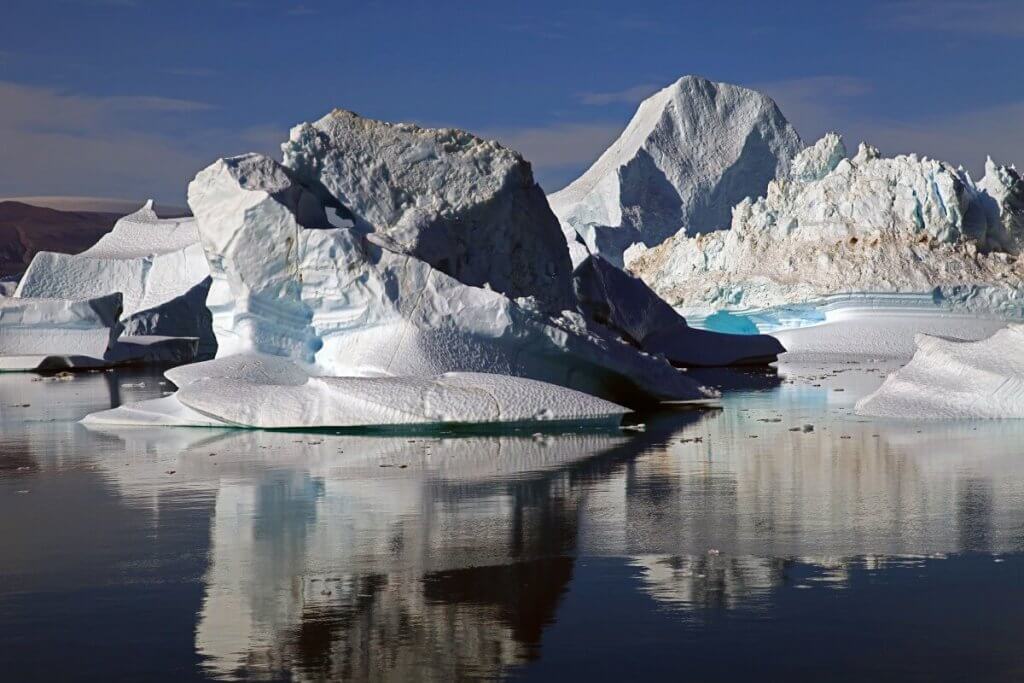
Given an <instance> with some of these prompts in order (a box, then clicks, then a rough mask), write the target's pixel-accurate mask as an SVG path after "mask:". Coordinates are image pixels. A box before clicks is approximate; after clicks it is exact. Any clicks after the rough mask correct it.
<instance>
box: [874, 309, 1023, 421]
mask: <svg viewBox="0 0 1024 683" xmlns="http://www.w3.org/2000/svg"><path fill="white" fill-rule="evenodd" d="M917 347H918V348H917V353H915V354H914V357H913V358H912V359H911V361H910V362H909V363H907V365H905V366H904V367H903V368H901V369H899V370H897V371H896V372H894V373H892V374H891V375H889V376H888V377H887V378H886V380H885V382H884V383H883V384H882V386H881V387H879V388H878V390H877V391H875V392H874V393H872V394H870V395H869V396H865V397H864V398H862V399H861V400H860V401H858V403H857V408H856V410H857V413H858V414H860V415H871V416H877V417H900V418H917V419H956V418H1024V325H1020V324H1015V325H1009V326H1007V327H1005V328H1004V329H1002V330H1000V331H998V332H996V333H995V334H994V335H992V336H991V337H989V338H988V339H984V340H982V341H976V342H965V341H960V340H955V339H943V338H941V337H932V336H928V335H923V334H922V335H919V336H918V338H917Z"/></svg>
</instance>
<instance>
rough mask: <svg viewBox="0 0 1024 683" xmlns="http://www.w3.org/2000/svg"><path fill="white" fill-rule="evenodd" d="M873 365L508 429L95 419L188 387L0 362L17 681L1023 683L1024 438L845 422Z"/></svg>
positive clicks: (1, 575)
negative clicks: (571, 428) (674, 404)
mask: <svg viewBox="0 0 1024 683" xmlns="http://www.w3.org/2000/svg"><path fill="white" fill-rule="evenodd" d="M886 370H887V368H886V367H885V366H884V365H882V364H879V363H877V362H871V361H861V362H858V363H840V364H833V365H826V364H821V363H819V364H815V363H805V364H801V365H790V366H783V367H782V368H781V369H780V371H779V374H778V376H775V375H774V374H760V375H752V374H742V375H741V374H729V373H708V374H707V375H706V376H705V377H703V379H704V380H705V381H709V382H715V383H719V384H721V385H722V386H725V387H726V388H727V389H728V391H727V393H726V395H725V398H724V399H723V401H722V405H721V409H702V410H692V409H691V410H685V411H674V412H672V411H669V412H663V413H659V414H654V415H644V416H639V417H638V418H637V419H638V420H640V421H642V422H644V423H645V425H646V431H643V432H635V431H631V432H620V431H618V430H614V431H604V432H594V431H590V432H584V433H573V432H553V433H539V434H531V433H504V434H500V435H491V436H488V435H483V434H443V433H432V434H422V433H421V434H405V435H400V436H393V435H384V434H361V435H360V434H351V433H350V434H336V433H329V432H305V433H300V432H260V431H231V430H203V429H170V428H165V429H157V428H134V429H129V428H123V429H109V428H108V429H104V430H98V429H87V428H85V427H83V426H81V425H79V424H77V420H78V419H79V418H81V417H82V416H84V415H85V414H86V413H88V412H91V411H93V410H97V409H101V408H105V407H109V406H111V405H116V404H118V403H120V402H122V401H128V400H138V399H142V398H150V397H154V396H158V395H160V394H161V393H162V392H164V391H169V390H170V389H171V388H172V387H170V386H168V385H162V384H161V383H162V382H163V380H162V379H161V378H160V376H159V374H158V373H157V372H149V373H138V372H133V373H128V372H123V373H97V374H88V375H80V376H77V377H76V378H75V379H73V380H70V381H59V380H52V379H40V378H39V377H37V376H34V375H27V374H26V375H0V541H2V544H3V545H2V547H3V550H2V552H0V670H2V671H5V672H6V676H9V677H10V680H25V679H28V678H54V679H63V680H68V679H77V678H93V679H110V678H116V677H121V678H129V679H165V680H188V679H197V678H264V679H267V678H270V679H280V678H291V679H323V678H390V679H403V678H410V679H416V680H428V679H439V680H450V679H452V678H463V677H479V678H493V677H499V676H512V677H524V678H551V679H564V678H566V677H569V676H573V677H582V676H589V677H593V678H599V679H607V678H616V677H630V678H637V677H640V676H644V675H656V674H663V675H664V674H670V673H671V674H685V675H687V676H692V677H694V678H696V679H698V680H749V679H750V678H754V677H758V678H766V679H769V680H774V679H777V678H779V677H791V678H795V679H801V678H810V679H822V678H826V679H829V680H863V679H865V678H875V679H886V678H900V679H903V680H907V679H909V680H915V679H921V680H933V679H937V678H938V679H942V678H946V679H965V678H972V679H977V678H978V677H1000V678H1003V679H1006V680H1011V679H1014V678H1016V677H1018V676H1022V675H1024V654H1022V653H1021V649H1020V647H1019V643H1018V640H1019V631H1020V627H1021V626H1024V623H1022V622H1024V617H1022V616H1020V613H1021V607H1022V606H1024V604H1022V597H1024V590H1022V588H1021V586H1024V583H1022V581H1021V579H1022V578H1024V576H1022V570H1024V555H1022V554H1021V551H1022V550H1024V458H1022V457H1021V456H1022V455H1024V453H1022V451H1024V423H1022V422H1020V421H1017V422H1012V421H1006V422H945V423H902V422H880V421H866V420H864V419H862V418H858V417H857V416H855V415H853V413H852V408H853V404H854V402H855V401H856V399H857V398H858V397H859V396H860V395H863V393H864V392H865V391H868V390H870V389H872V388H873V387H874V386H876V385H877V384H878V383H879V382H880V381H881V377H882V375H884V373H885V371H886ZM804 425H810V426H811V427H812V428H813V431H805V429H806V428H805V427H804Z"/></svg>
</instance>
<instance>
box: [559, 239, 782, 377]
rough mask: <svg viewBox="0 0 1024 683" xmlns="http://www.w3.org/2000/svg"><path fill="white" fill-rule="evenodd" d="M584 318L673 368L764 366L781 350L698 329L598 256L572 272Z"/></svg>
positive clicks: (762, 339)
mask: <svg viewBox="0 0 1024 683" xmlns="http://www.w3.org/2000/svg"><path fill="white" fill-rule="evenodd" d="M573 280H574V284H575V289H576V297H577V299H578V300H579V304H580V308H581V310H582V311H583V312H584V314H585V315H586V316H587V317H588V318H589V319H590V320H591V321H593V322H594V323H596V324H598V325H604V326H606V327H608V328H610V329H612V330H614V331H615V332H617V333H618V334H620V335H621V336H622V337H623V338H624V339H626V340H627V341H629V342H630V343H632V344H634V345H635V346H636V347H637V348H640V349H643V350H644V351H646V352H648V353H652V354H658V355H662V356H664V357H665V358H666V359H668V361H669V362H671V363H672V364H673V365H679V366H687V367H717V366H725V365H763V364H766V363H770V362H772V361H774V360H776V358H777V357H778V354H780V353H783V352H784V351H785V349H784V348H783V346H782V344H780V343H779V342H778V341H777V340H776V339H775V338H773V337H769V336H767V335H756V334H754V335H738V334H722V333H718V332H710V331H707V330H698V329H694V328H692V327H690V326H689V325H687V324H686V319H685V318H683V316H681V315H679V314H678V313H676V311H675V310H674V309H673V308H672V307H671V306H669V305H668V304H667V303H665V302H664V301H663V300H662V299H661V298H660V297H658V295H657V294H655V293H654V292H653V291H652V290H651V288H650V287H648V286H647V285H646V284H645V283H644V281H643V280H641V279H639V278H637V277H634V276H632V275H629V274H628V273H626V272H624V271H623V270H621V269H619V268H616V267H615V266H613V265H612V264H610V263H608V261H606V260H604V258H602V257H600V256H588V257H587V258H586V259H585V260H584V261H583V262H582V263H581V264H580V265H579V266H577V267H576V270H575V271H574V272H573Z"/></svg>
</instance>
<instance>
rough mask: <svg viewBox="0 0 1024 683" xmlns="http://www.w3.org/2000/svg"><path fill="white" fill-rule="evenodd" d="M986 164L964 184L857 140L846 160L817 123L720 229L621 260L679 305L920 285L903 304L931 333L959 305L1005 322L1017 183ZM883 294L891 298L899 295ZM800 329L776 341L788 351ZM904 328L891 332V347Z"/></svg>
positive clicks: (1020, 310)
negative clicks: (783, 171) (815, 134)
mask: <svg viewBox="0 0 1024 683" xmlns="http://www.w3.org/2000/svg"><path fill="white" fill-rule="evenodd" d="M987 169H988V170H987V173H986V176H985V178H984V179H983V180H982V181H980V182H978V183H974V182H973V180H972V179H971V177H970V175H969V174H968V173H967V172H965V171H964V170H962V169H958V168H954V167H952V166H951V165H949V164H947V163H944V162H941V161H936V160H932V159H927V158H919V157H917V156H916V155H907V156H897V157H893V158H884V157H882V156H881V155H880V154H879V152H878V150H876V149H875V148H873V147H870V146H868V145H866V144H861V145H860V147H859V149H858V152H857V154H856V155H855V156H854V157H853V158H847V156H846V150H845V147H844V145H843V142H842V140H841V138H840V137H839V136H838V135H836V134H834V133H830V134H828V135H826V136H824V137H823V138H822V139H821V140H819V141H818V142H817V143H815V144H814V145H813V146H811V147H809V148H807V149H806V150H804V151H803V152H801V153H800V154H799V155H798V156H797V157H796V158H795V159H794V161H793V164H792V169H791V172H790V173H789V174H788V175H786V176H784V177H781V178H779V179H777V180H775V181H772V183H771V184H770V185H769V187H768V192H767V196H765V197H762V198H758V199H756V200H751V199H746V200H744V201H742V202H740V203H739V204H738V205H737V206H736V207H735V209H734V210H733V216H732V224H731V229H730V230H726V231H718V232H711V233H707V234H701V235H695V236H690V235H688V234H685V233H684V232H679V233H677V234H676V235H674V236H673V237H670V238H669V239H668V240H666V241H665V242H664V243H663V244H661V245H658V246H657V247H654V248H650V249H646V248H637V249H632V250H631V251H630V252H629V254H628V263H627V268H628V270H630V272H632V273H633V274H635V275H638V276H639V277H640V278H642V279H643V280H644V281H645V282H647V283H648V284H649V285H650V286H651V287H652V288H653V289H654V291H655V292H657V293H658V294H659V295H660V296H661V297H663V298H664V299H665V300H666V301H667V302H668V303H669V304H670V305H672V306H673V307H675V308H677V309H679V310H682V311H685V312H687V313H688V314H689V313H690V312H704V313H710V312H712V311H719V310H725V311H730V312H737V313H742V312H744V311H761V312H762V313H761V314H760V315H764V313H763V312H764V311H765V310H768V309H773V308H774V309H776V310H779V309H786V308H791V307H793V306H794V305H800V304H807V303H812V302H815V301H819V300H821V299H823V298H827V297H833V298H836V297H843V296H845V297H848V298H849V299H850V305H851V306H853V307H854V308H857V307H860V308H863V306H861V304H863V302H864V299H865V297H867V298H871V297H876V295H921V299H922V300H920V301H917V302H916V303H913V304H912V305H913V306H914V307H915V309H914V310H910V311H906V312H907V313H908V314H914V315H918V314H919V315H921V316H922V318H923V317H929V316H930V319H931V320H932V323H934V325H935V329H936V330H937V331H941V330H944V329H946V328H945V327H943V326H944V325H945V324H946V323H947V322H948V323H950V324H951V325H952V326H954V327H956V326H962V325H961V324H962V322H963V317H964V316H975V317H978V318H980V319H990V320H1002V321H1004V322H1003V324H1005V320H1007V319H1015V318H1020V317H1022V316H1024V288H1022V284H1024V282H1022V278H1024V271H1022V269H1021V264H1020V259H1019V256H1020V250H1021V243H1022V239H1024V229H1022V225H1024V223H1022V221H1024V210H1022V207H1024V201H1022V197H1024V183H1022V181H1021V179H1020V176H1019V175H1018V174H1017V172H1016V171H1015V170H1014V169H1013V168H1012V167H996V166H995V165H994V164H993V163H992V162H991V161H990V162H989V163H988V165H987ZM876 298H877V297H876ZM897 299H900V297H894V298H893V300H892V301H891V302H890V303H891V304H892V305H893V306H895V307H896V308H899V307H902V306H903V305H904V304H906V303H908V302H906V301H901V300H897ZM832 304H833V306H832V307H833V308H836V306H835V305H834V304H836V301H835V300H833V301H832ZM886 305H887V304H886V303H885V302H883V301H881V300H876V301H875V302H874V303H873V306H874V307H875V308H876V310H874V311H871V310H867V311H865V315H866V316H867V317H869V318H870V317H878V316H877V313H878V310H877V308H878V307H885V306H886ZM826 317H827V316H826ZM876 322H877V321H876ZM809 329H810V328H806V329H804V328H801V329H800V330H794V331H793V334H792V335H790V336H787V337H786V338H785V339H783V343H784V344H785V345H786V347H787V348H788V349H790V350H791V351H792V350H794V349H797V348H801V344H802V340H803V339H806V338H809V337H810V336H812V335H811V334H810V333H808V332H807V330H809ZM922 329H923V328H922ZM986 329H989V330H990V329H991V328H990V327H988V328H986ZM918 331H919V330H918ZM819 332H820V331H819ZM912 332H913V330H911V336H907V331H906V330H902V331H900V330H896V329H895V328H894V329H893V330H892V334H893V335H902V337H903V338H904V342H905V343H903V344H902V346H904V347H905V346H907V345H908V344H909V340H910V339H911V338H912ZM773 333H774V332H773ZM817 334H818V333H817V332H815V333H814V335H817ZM843 334H846V333H843ZM818 336H820V335H818ZM850 340H851V341H854V340H855V339H854V337H850ZM815 343H817V342H815ZM842 346H843V344H840V345H839V347H842ZM837 348H838V347H837Z"/></svg>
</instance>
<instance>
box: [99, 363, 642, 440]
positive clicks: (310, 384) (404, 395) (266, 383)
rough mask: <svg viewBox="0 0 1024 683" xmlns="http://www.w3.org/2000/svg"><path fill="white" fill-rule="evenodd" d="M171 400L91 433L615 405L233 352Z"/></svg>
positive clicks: (544, 390)
mask: <svg viewBox="0 0 1024 683" xmlns="http://www.w3.org/2000/svg"><path fill="white" fill-rule="evenodd" d="M165 374H166V377H167V379H169V380H171V381H172V382H174V383H175V384H176V385H177V386H178V391H177V393H175V394H173V395H171V396H165V397H163V398H158V399H153V400H150V401H142V402H139V403H135V404H131V405H128V406H125V407H120V408H114V409H112V410H108V411H103V412H100V413H93V414H92V415H89V416H88V417H87V418H86V419H85V423H86V424H90V425H94V426H95V425H118V424H120V425H144V426H152V425H157V424H163V425H173V426H195V427H213V426H220V427H254V428H262V429H285V428H302V427H306V428H308V427H371V426H373V427H396V426H414V425H441V424H460V423H473V424H479V423H522V422H554V421H558V422H564V421H568V422H584V421H592V420H598V421H602V422H605V421H608V420H615V421H616V422H617V421H618V419H619V418H620V417H621V415H622V414H624V413H626V412H628V411H627V410H626V409H625V408H622V407H620V406H618V405H616V404H614V403H610V402H608V401H605V400H602V399H600V398H596V397H593V396H589V395H587V394H584V393H581V392H578V391H574V390H572V389H565V388H563V387H559V386H555V385H553V384H548V383H546V382H538V381H535V380H529V379H523V378H520V377H510V376H506V375H493V374H484V373H463V372H453V373H445V374H443V375H439V376H436V377H314V376H310V375H308V374H307V373H306V372H304V371H303V370H302V369H301V368H300V367H299V365H298V364H297V363H294V362H293V361H290V360H287V359H285V358H280V357H276V356H266V355H260V354H239V355H235V356H229V357H226V358H218V359H215V360H211V361H205V362H201V363H196V364H192V365H186V366H181V367H179V368H175V369H172V370H168V371H167V372H166V373H165Z"/></svg>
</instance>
